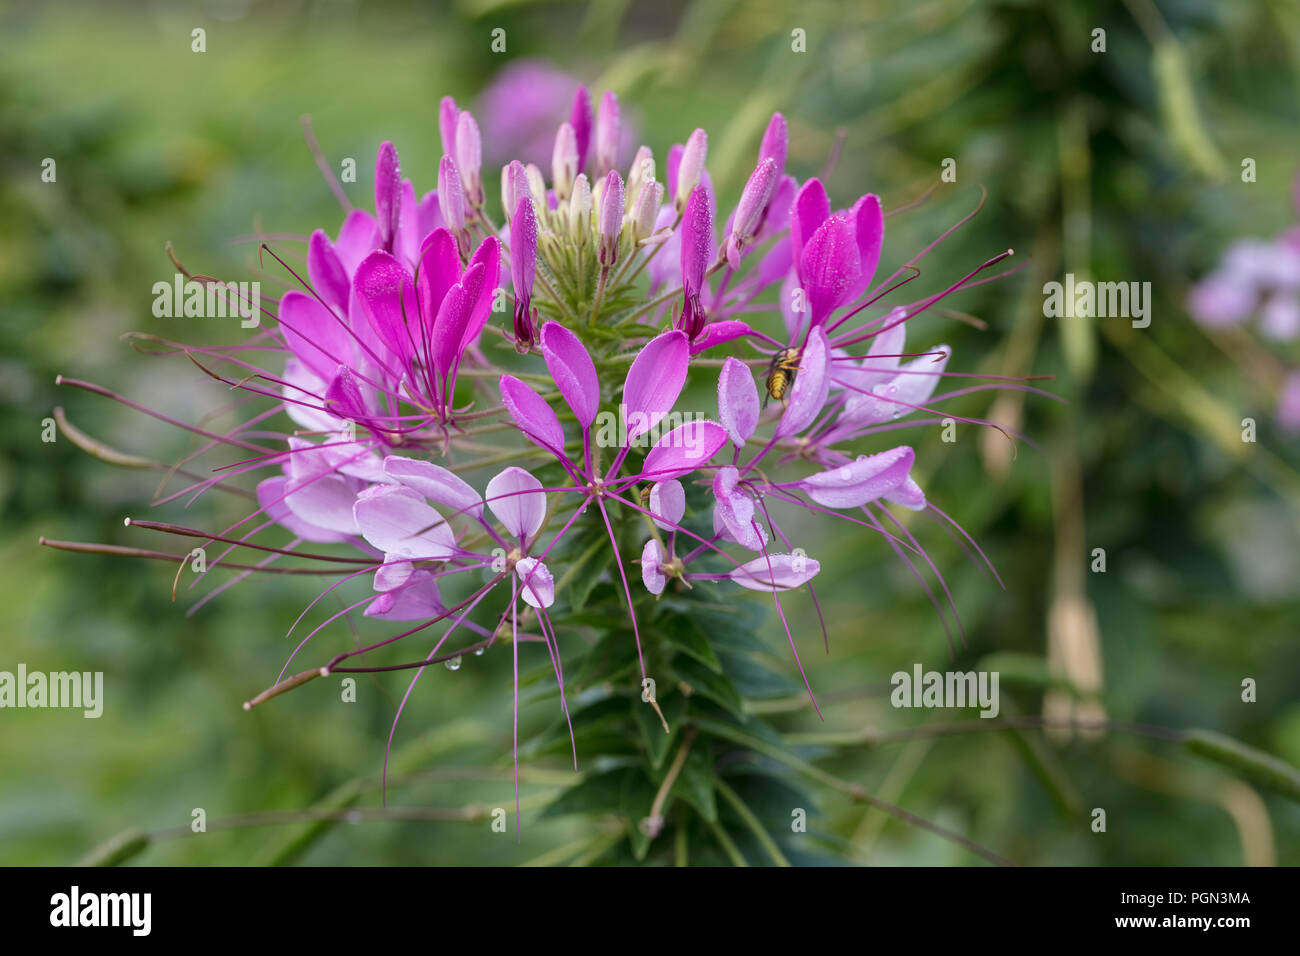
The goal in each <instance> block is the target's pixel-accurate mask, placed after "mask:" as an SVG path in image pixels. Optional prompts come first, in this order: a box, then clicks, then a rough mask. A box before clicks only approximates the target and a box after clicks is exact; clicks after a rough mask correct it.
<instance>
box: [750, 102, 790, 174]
mask: <svg viewBox="0 0 1300 956" xmlns="http://www.w3.org/2000/svg"><path fill="white" fill-rule="evenodd" d="M789 147H790V134H789V133H788V132H787V131H786V125H785V117H784V116H782V115H781V114H780V113H773V114H772V119H771V120H770V121H769V122H768V124H767V130H766V132H764V133H763V142H762V143H761V144H760V145H759V147H758V158H759V161H760V162H762V161H763V160H764V159H773V160H775V161H776V174H777V176H778V177H779V176H781V175H782V174H783V173H784V172H785V155H786V151H787V150H788V149H789Z"/></svg>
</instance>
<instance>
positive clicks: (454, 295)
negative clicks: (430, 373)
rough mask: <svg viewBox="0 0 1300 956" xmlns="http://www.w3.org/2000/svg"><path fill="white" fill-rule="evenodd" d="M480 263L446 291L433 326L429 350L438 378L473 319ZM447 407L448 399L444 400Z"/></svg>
mask: <svg viewBox="0 0 1300 956" xmlns="http://www.w3.org/2000/svg"><path fill="white" fill-rule="evenodd" d="M483 272H484V269H483V264H482V263H478V264H475V265H471V266H470V267H469V268H468V269H466V270H465V274H464V275H463V276H461V279H460V281H459V282H458V283H456V284H455V285H454V286H452V287H451V288H450V289H448V290H447V295H446V297H445V298H443V300H442V305H441V306H440V307H439V308H438V317H437V319H435V320H434V323H433V335H432V336H431V341H430V347H431V351H432V353H433V354H432V359H433V367H434V369H436V370H437V372H438V375H439V376H446V375H448V374H449V373H450V372H451V370H452V368H453V367H454V366H455V364H456V361H457V359H458V358H459V357H460V343H461V341H462V340H463V339H464V338H465V333H466V330H467V329H468V328H469V325H470V319H471V318H472V317H473V313H474V306H475V304H476V303H477V302H478V297H479V294H480V292H482V289H483ZM447 401H448V404H450V398H448V399H447Z"/></svg>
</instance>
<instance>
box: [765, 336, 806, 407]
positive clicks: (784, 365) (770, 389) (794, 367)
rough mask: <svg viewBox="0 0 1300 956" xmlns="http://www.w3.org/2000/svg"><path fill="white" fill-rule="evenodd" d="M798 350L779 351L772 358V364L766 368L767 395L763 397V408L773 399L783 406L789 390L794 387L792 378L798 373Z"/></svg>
mask: <svg viewBox="0 0 1300 956" xmlns="http://www.w3.org/2000/svg"><path fill="white" fill-rule="evenodd" d="M799 351H800V350H799V349H797V348H787V349H781V350H780V351H779V352H777V353H776V354H775V355H773V356H772V363H771V364H770V365H769V366H768V367H767V395H765V396H764V397H763V407H764V408H766V407H767V403H768V400H769V399H773V398H775V399H776V400H777V401H779V402H780V403H781V404H782V405H785V404H786V402H787V400H788V396H789V394H790V389H791V388H792V387H794V377H795V375H796V374H797V373H798V371H799Z"/></svg>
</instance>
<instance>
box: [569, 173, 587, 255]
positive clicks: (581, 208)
mask: <svg viewBox="0 0 1300 956" xmlns="http://www.w3.org/2000/svg"><path fill="white" fill-rule="evenodd" d="M591 209H592V206H591V186H590V185H589V184H588V183H587V176H586V174H585V173H579V174H578V178H577V179H575V180H574V181H573V195H572V196H570V197H569V233H570V235H572V236H573V238H574V239H577V240H579V241H581V240H583V239H584V238H585V237H586V236H587V234H588V233H589V232H590V231H591Z"/></svg>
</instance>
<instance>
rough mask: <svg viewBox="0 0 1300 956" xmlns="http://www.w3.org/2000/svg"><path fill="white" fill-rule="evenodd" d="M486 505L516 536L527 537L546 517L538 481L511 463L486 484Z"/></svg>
mask: <svg viewBox="0 0 1300 956" xmlns="http://www.w3.org/2000/svg"><path fill="white" fill-rule="evenodd" d="M485 500H486V501H487V506H488V507H489V508H491V509H492V513H493V514H494V515H496V516H497V520H498V521H500V522H501V523H502V524H503V525H505V526H506V530H507V531H509V532H510V533H511V534H512V535H514V536H515V537H516V538H519V539H520V540H521V541H522V540H527V539H528V538H531V537H532V536H533V535H535V534H536V533H537V529H538V528H540V527H541V526H542V522H543V521H545V520H546V494H545V492H543V491H542V483H541V482H540V481H538V480H537V479H536V478H534V477H533V476H532V475H530V474H529V473H528V472H526V471H524V470H523V469H522V468H516V467H514V466H513V465H512V466H510V467H509V468H506V469H505V470H504V471H502V472H501V473H500V474H498V475H496V476H494V477H493V479H492V480H491V481H489V482H488V485H487V495H486V496H485Z"/></svg>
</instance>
